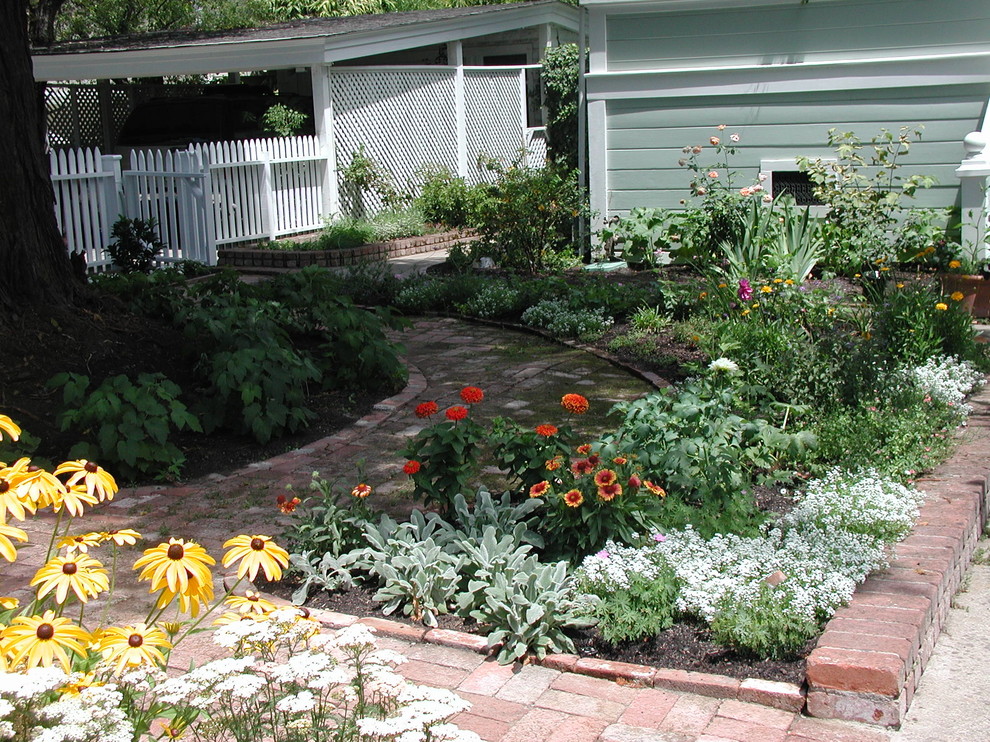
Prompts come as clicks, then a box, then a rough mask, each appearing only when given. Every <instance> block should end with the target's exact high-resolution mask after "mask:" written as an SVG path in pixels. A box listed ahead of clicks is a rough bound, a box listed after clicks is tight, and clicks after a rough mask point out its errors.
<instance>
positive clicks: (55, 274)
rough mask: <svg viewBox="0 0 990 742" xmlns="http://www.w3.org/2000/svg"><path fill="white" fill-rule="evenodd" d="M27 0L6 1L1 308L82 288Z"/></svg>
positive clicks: (0, 46) (63, 298)
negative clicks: (54, 170)
mask: <svg viewBox="0 0 990 742" xmlns="http://www.w3.org/2000/svg"><path fill="white" fill-rule="evenodd" d="M42 131H43V125H42V123H41V108H40V106H39V102H38V99H37V95H36V88H35V85H34V76H33V74H32V72H31V54H30V50H29V48H28V36H27V7H26V2H25V0H4V2H0V163H3V171H4V177H2V178H0V308H2V309H3V310H6V311H11V310H16V309H17V308H18V307H23V306H24V305H32V306H41V305H48V306H53V305H54V306H58V305H66V304H68V303H70V302H71V301H72V299H73V297H74V294H75V290H76V282H75V279H74V278H73V274H72V267H71V264H70V262H69V254H68V251H67V250H66V247H65V243H64V242H63V240H62V236H61V235H60V234H59V231H58V224H57V222H56V221H55V197H54V194H53V192H52V185H51V177H50V173H49V165H48V158H47V157H46V156H45V152H44V146H43V143H42V136H41V132H42Z"/></svg>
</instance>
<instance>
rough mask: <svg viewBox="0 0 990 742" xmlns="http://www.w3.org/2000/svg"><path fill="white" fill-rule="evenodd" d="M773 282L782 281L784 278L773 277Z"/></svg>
mask: <svg viewBox="0 0 990 742" xmlns="http://www.w3.org/2000/svg"><path fill="white" fill-rule="evenodd" d="M773 282H774V283H783V282H784V279H783V278H775V279H773Z"/></svg>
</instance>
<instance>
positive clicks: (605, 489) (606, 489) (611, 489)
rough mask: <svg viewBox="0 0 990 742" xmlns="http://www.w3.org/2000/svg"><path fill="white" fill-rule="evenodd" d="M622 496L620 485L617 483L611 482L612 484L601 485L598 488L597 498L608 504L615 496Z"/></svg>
mask: <svg viewBox="0 0 990 742" xmlns="http://www.w3.org/2000/svg"><path fill="white" fill-rule="evenodd" d="M621 494H622V485H621V484H619V483H618V482H613V483H612V484H606V485H601V486H599V487H598V497H599V498H601V499H602V500H604V501H605V502H608V501H609V500H612V499H614V498H615V496H616V495H621Z"/></svg>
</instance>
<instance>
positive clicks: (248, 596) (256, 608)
mask: <svg viewBox="0 0 990 742" xmlns="http://www.w3.org/2000/svg"><path fill="white" fill-rule="evenodd" d="M224 603H226V604H227V605H229V606H230V607H231V608H233V609H234V610H235V611H237V612H238V613H240V614H242V615H244V614H247V613H258V614H264V613H269V612H270V611H274V610H275V609H276V608H277V606H276V605H275V604H274V603H273V602H271V601H270V600H266V599H265V598H262V597H261V595H259V594H258V593H257V592H255V591H254V590H247V591H245V593H244V595H243V596H240V595H231V596H228V598H227V599H226V600H225V601H224Z"/></svg>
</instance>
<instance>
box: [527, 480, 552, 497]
mask: <svg viewBox="0 0 990 742" xmlns="http://www.w3.org/2000/svg"><path fill="white" fill-rule="evenodd" d="M549 491H550V482H548V481H547V480H545V479H544V480H543V481H542V482H537V483H536V484H534V485H533V486H532V487H530V488H529V496H530V497H543V495H545V494H546V493H547V492H549Z"/></svg>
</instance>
